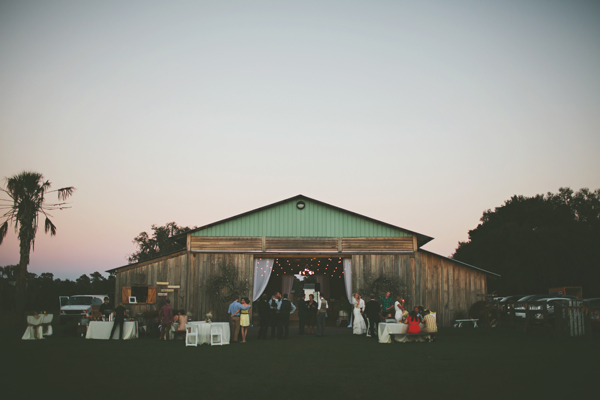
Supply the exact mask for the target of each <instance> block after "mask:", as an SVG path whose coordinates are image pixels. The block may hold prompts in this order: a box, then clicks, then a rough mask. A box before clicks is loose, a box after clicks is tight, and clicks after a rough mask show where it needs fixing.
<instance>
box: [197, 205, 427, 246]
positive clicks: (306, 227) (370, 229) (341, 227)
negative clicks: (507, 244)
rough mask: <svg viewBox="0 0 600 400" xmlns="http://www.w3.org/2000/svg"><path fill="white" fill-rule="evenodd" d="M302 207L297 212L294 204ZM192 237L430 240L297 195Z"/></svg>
mask: <svg viewBox="0 0 600 400" xmlns="http://www.w3.org/2000/svg"><path fill="white" fill-rule="evenodd" d="M299 201H302V202H304V204H305V207H304V208H303V209H301V210H300V209H298V207H297V203H298V202H299ZM190 232H191V234H192V236H269V237H406V236H412V235H413V234H416V235H417V243H418V245H419V247H420V246H422V245H424V244H425V243H427V242H429V241H430V240H432V239H433V238H431V237H429V236H425V235H421V234H419V233H416V232H412V231H409V230H407V229H403V228H400V227H397V226H394V225H390V224H387V223H385V222H381V221H377V220H375V219H372V218H369V217H365V216H363V215H360V214H356V213H353V212H351V211H347V210H344V209H341V208H339V207H335V206H332V205H330V204H326V203H323V202H321V201H318V200H314V199H311V198H309V197H306V196H303V195H298V196H295V197H292V198H289V199H286V200H282V201H280V202H277V203H274V204H270V205H268V206H265V207H261V208H258V209H256V210H252V211H248V212H246V213H243V214H240V215H236V216H234V217H231V218H227V219H224V220H222V221H218V222H215V223H212V224H209V225H205V226H202V227H200V228H196V229H193V230H191V231H188V232H186V234H187V233H190Z"/></svg>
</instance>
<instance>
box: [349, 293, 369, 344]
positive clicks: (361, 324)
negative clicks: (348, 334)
mask: <svg viewBox="0 0 600 400" xmlns="http://www.w3.org/2000/svg"><path fill="white" fill-rule="evenodd" d="M354 299H355V300H356V304H355V305H354V309H353V312H352V313H353V316H354V323H353V326H352V333H353V334H354V335H362V334H363V333H366V332H367V324H365V319H364V318H363V312H364V310H365V301H364V300H363V299H362V298H361V297H360V294H358V293H355V294H354Z"/></svg>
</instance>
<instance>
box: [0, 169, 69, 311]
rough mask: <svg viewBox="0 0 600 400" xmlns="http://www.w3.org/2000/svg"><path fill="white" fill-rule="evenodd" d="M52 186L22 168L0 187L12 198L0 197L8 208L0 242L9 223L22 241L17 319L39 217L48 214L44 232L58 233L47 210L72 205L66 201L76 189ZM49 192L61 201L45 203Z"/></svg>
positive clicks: (3, 204) (23, 302)
mask: <svg viewBox="0 0 600 400" xmlns="http://www.w3.org/2000/svg"><path fill="white" fill-rule="evenodd" d="M51 185H52V184H51V183H50V181H45V182H44V177H43V175H42V174H40V173H37V172H30V171H23V172H21V173H20V174H18V175H15V176H12V177H10V178H7V179H6V189H3V188H0V191H2V192H4V193H6V194H7V195H8V197H9V198H10V199H0V209H5V210H7V211H6V212H5V213H4V215H3V217H5V218H6V220H5V221H4V223H3V224H2V225H0V244H2V241H3V240H4V238H5V237H6V233H7V232H8V226H9V225H14V227H15V233H16V232H18V239H19V243H20V245H19V248H20V258H19V266H18V268H17V287H16V299H15V308H16V316H17V318H20V317H21V315H22V314H23V312H24V310H25V299H26V292H25V291H26V280H27V265H29V253H30V252H31V250H32V247H33V248H34V249H35V234H36V232H37V228H38V220H39V219H40V217H45V221H44V232H45V233H48V232H50V235H51V236H54V235H56V226H54V224H53V223H52V221H50V218H49V217H51V216H52V215H50V214H49V213H48V212H49V211H51V210H62V209H64V208H70V207H69V206H67V203H65V202H64V201H65V200H66V199H67V198H68V197H69V196H71V195H72V194H73V192H74V191H75V188H74V187H72V186H71V187H65V188H62V189H58V190H50V187H51ZM48 193H58V201H59V202H58V203H53V204H46V203H45V196H46V195H47V194H48ZM61 201H62V202H61Z"/></svg>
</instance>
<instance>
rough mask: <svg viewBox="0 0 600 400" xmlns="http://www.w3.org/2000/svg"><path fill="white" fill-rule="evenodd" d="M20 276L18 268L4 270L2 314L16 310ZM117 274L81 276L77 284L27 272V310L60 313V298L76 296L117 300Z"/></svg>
mask: <svg viewBox="0 0 600 400" xmlns="http://www.w3.org/2000/svg"><path fill="white" fill-rule="evenodd" d="M17 275H18V266H17V265H7V266H4V267H0V312H13V311H15V291H16V282H17ZM114 292H115V274H114V273H111V274H110V275H109V277H108V278H105V277H104V276H103V275H102V274H101V273H100V272H94V273H92V274H90V276H88V275H81V276H80V277H79V278H77V279H76V280H75V281H72V280H69V279H65V280H61V279H58V278H56V279H55V278H54V274H52V273H49V272H44V273H41V274H40V275H36V274H34V273H31V272H28V273H27V296H26V299H25V310H26V311H48V312H51V311H56V310H57V309H58V308H59V299H58V297H59V296H72V295H76V294H107V295H108V296H109V297H110V298H111V302H112V301H114Z"/></svg>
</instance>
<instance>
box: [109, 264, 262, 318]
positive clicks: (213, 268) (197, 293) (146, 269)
mask: <svg viewBox="0 0 600 400" xmlns="http://www.w3.org/2000/svg"><path fill="white" fill-rule="evenodd" d="M222 265H233V266H234V267H235V268H236V270H237V271H238V279H248V281H249V284H250V292H251V291H252V284H253V275H254V271H253V256H252V255H250V254H210V253H191V254H189V255H188V253H187V252H180V253H175V254H173V255H170V256H165V257H161V258H157V259H155V260H151V261H147V262H145V263H140V264H135V265H132V266H131V267H124V268H123V269H121V270H120V271H119V272H118V273H117V277H116V281H115V290H116V293H117V295H116V300H117V301H118V302H120V297H121V296H120V294H121V288H122V287H124V286H137V285H142V286H143V285H148V286H157V285H156V282H169V285H179V286H180V288H179V289H174V291H173V292H170V293H167V296H159V297H157V302H156V304H128V305H126V308H128V309H130V310H131V311H132V313H133V314H134V315H135V314H137V313H142V312H144V311H146V310H157V309H159V308H160V307H161V306H162V305H163V304H164V301H165V299H167V298H168V299H169V300H170V301H171V306H173V308H174V309H181V308H183V309H184V310H186V312H188V311H189V312H191V313H192V315H193V318H195V319H202V318H204V316H205V314H206V313H207V312H208V311H213V314H214V318H215V319H217V320H226V316H227V315H226V314H227V310H216V309H213V307H212V306H211V305H210V304H209V300H208V294H207V292H206V285H205V284H206V281H207V280H208V278H209V277H211V276H213V275H215V274H220V271H219V268H220V267H221V266H222ZM165 288H166V286H161V285H158V286H157V292H158V293H161V289H165ZM239 295H240V296H248V297H251V296H250V295H251V293H239Z"/></svg>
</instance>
